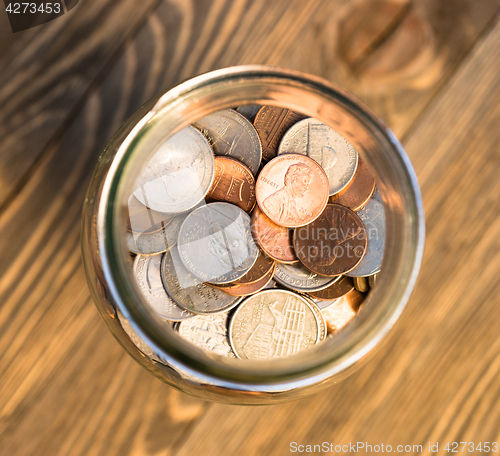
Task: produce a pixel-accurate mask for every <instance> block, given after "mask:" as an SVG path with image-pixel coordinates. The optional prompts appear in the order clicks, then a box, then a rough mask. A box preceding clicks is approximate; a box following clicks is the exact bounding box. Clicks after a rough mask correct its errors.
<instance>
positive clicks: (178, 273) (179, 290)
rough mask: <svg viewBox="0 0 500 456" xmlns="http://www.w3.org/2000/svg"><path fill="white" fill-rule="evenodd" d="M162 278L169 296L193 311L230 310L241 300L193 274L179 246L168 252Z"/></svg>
mask: <svg viewBox="0 0 500 456" xmlns="http://www.w3.org/2000/svg"><path fill="white" fill-rule="evenodd" d="M161 278H162V281H163V286H164V287H165V290H167V293H168V294H169V296H170V297H171V298H172V299H173V300H174V301H175V302H176V303H177V305H178V306H180V307H182V308H183V309H186V310H188V311H189V312H193V313H197V314H199V313H202V314H204V313H213V312H221V311H223V310H229V309H231V308H232V307H234V306H235V305H236V304H238V303H239V302H240V299H239V298H235V297H234V296H231V295H229V294H227V293H226V292H224V291H223V290H219V289H217V288H214V287H212V286H210V285H208V284H206V283H203V282H201V281H200V280H199V279H198V278H197V277H195V276H194V275H193V274H191V273H190V272H189V271H188V270H187V269H186V268H185V266H184V264H183V263H182V261H181V259H180V258H179V253H178V251H177V247H174V248H173V249H171V250H170V251H169V252H167V253H166V254H165V255H164V257H163V260H162V263H161Z"/></svg>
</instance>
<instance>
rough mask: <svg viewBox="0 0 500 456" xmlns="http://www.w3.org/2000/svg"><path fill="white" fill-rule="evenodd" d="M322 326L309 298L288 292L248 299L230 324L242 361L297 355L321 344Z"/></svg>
mask: <svg viewBox="0 0 500 456" xmlns="http://www.w3.org/2000/svg"><path fill="white" fill-rule="evenodd" d="M320 331H321V327H320V323H319V322H318V318H317V317H316V313H315V311H314V310H313V309H312V305H311V304H310V303H309V301H307V300H306V299H305V298H303V297H301V296H299V295H297V294H295V293H293V292H291V291H286V290H264V291H261V292H259V293H257V294H255V295H253V296H250V297H249V298H247V299H245V300H244V301H243V302H242V303H241V305H240V306H238V308H237V309H236V310H235V312H234V314H233V316H232V317H231V321H230V322H229V341H230V344H231V347H232V348H233V351H234V353H235V354H236V356H237V357H239V358H246V359H271V358H279V357H283V356H289V355H293V354H294V353H297V352H299V351H301V350H304V349H306V348H308V347H311V346H312V345H314V344H316V343H318V342H319V340H320Z"/></svg>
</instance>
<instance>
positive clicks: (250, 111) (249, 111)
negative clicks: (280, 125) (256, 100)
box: [236, 105, 262, 123]
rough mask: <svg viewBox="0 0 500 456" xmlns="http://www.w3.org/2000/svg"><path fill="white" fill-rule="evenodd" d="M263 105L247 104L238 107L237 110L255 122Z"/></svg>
mask: <svg viewBox="0 0 500 456" xmlns="http://www.w3.org/2000/svg"><path fill="white" fill-rule="evenodd" d="M261 107H262V106H261V105H245V106H240V107H238V108H236V111H237V112H239V113H240V114H241V115H242V116H245V117H246V118H247V119H248V120H249V121H250V122H252V123H253V121H254V120H255V116H256V115H257V113H258V112H259V109H260V108H261Z"/></svg>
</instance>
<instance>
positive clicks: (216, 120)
mask: <svg viewBox="0 0 500 456" xmlns="http://www.w3.org/2000/svg"><path fill="white" fill-rule="evenodd" d="M193 126H195V127H196V128H198V129H199V130H200V131H201V132H202V133H203V134H204V135H205V136H206V137H207V139H208V141H209V142H210V144H211V145H212V147H213V149H214V153H215V155H226V156H229V157H232V158H235V159H236V160H239V161H240V162H241V163H243V164H244V165H246V166H248V168H249V169H250V171H251V172H252V174H253V175H256V174H257V171H258V170H259V166H260V161H261V159H262V146H261V144H260V139H259V135H258V134H257V132H256V131H255V128H254V127H253V125H252V124H251V123H250V122H249V121H248V120H247V119H245V117H243V116H242V115H241V114H239V113H237V112H236V111H233V110H232V109H225V110H223V111H217V112H214V113H213V114H209V115H208V116H205V117H203V118H202V119H200V120H198V121H196V122H195V123H194V124H193Z"/></svg>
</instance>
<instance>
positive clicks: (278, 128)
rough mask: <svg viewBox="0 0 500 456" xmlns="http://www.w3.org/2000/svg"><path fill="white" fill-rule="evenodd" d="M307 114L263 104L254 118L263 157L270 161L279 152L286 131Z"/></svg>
mask: <svg viewBox="0 0 500 456" xmlns="http://www.w3.org/2000/svg"><path fill="white" fill-rule="evenodd" d="M304 117H305V116H303V115H302V114H298V113H296V112H293V111H290V110H289V109H285V108H278V107H277V106H263V107H262V108H261V109H260V110H259V112H258V113H257V115H256V117H255V120H254V127H255V129H256V130H257V133H258V134H259V137H260V140H261V142H262V158H263V159H264V160H266V161H269V160H271V159H273V158H274V157H276V155H277V154H278V146H279V144H280V142H281V140H282V139H283V135H284V134H285V132H286V131H287V130H288V129H289V128H290V127H291V126H292V125H294V124H296V123H297V122H298V121H299V120H302V119H303V118H304Z"/></svg>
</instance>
